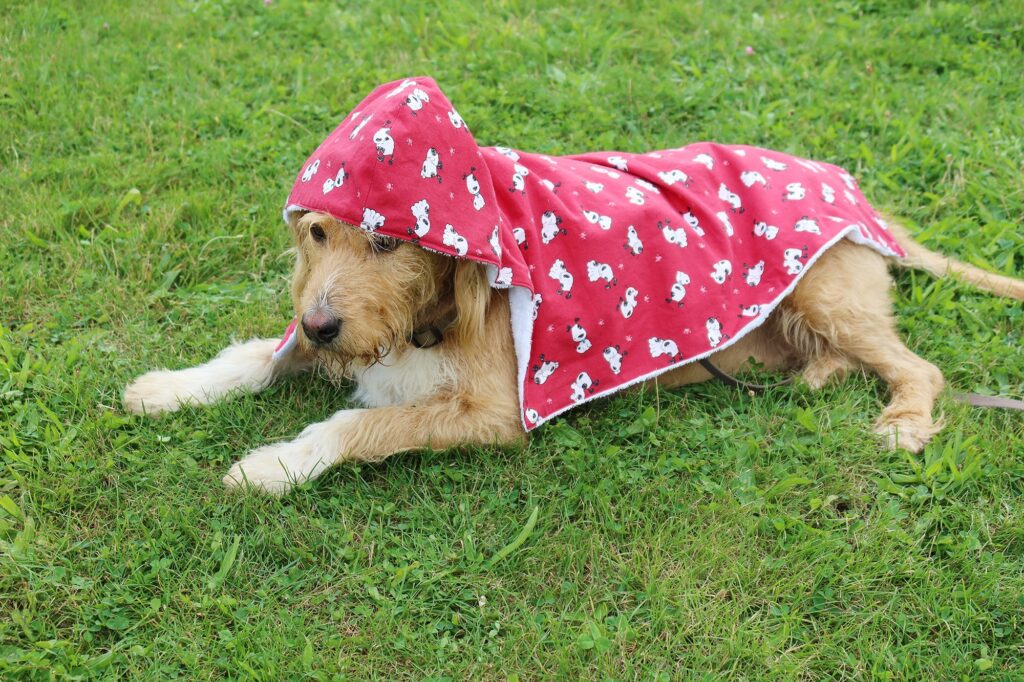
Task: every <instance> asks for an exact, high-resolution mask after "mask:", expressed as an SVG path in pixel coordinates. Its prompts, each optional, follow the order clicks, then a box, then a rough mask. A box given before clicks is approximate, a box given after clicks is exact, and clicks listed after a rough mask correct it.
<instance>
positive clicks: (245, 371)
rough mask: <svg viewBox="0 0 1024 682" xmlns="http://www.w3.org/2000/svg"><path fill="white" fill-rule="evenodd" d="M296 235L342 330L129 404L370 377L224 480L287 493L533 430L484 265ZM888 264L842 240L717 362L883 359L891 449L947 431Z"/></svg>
mask: <svg viewBox="0 0 1024 682" xmlns="http://www.w3.org/2000/svg"><path fill="white" fill-rule="evenodd" d="M891 227H892V230H893V234H894V235H896V237H897V239H898V241H899V242H900V245H901V246H903V248H904V249H905V250H906V251H907V252H908V254H909V258H908V259H907V260H905V261H896V263H897V264H902V265H905V266H908V267H917V268H921V269H925V270H927V271H929V272H931V273H933V274H936V275H939V276H942V275H945V274H947V273H955V274H957V275H958V276H960V277H961V278H962V279H964V280H965V281H967V282H970V283H971V284H974V285H975V286H977V287H979V288H981V289H984V290H986V291H991V292H993V293H997V294H999V295H1002V296H1009V297H1013V298H1018V299H1022V300H1024V282H1022V281H1019V280H1015V279H1011V278H1008V277H1002V276H999V275H994V274H991V273H987V272H984V271H982V270H979V269H977V268H974V267H972V266H969V265H965V264H963V263H960V262H957V261H954V260H951V259H948V258H946V257H944V256H941V255H939V254H936V253H934V252H931V251H928V250H927V249H925V248H924V247H922V246H920V245H919V244H916V243H915V242H913V241H912V240H911V238H910V236H909V233H908V232H907V231H906V230H905V229H904V228H903V227H901V226H899V225H898V224H896V223H893V224H892V225H891ZM291 229H292V231H293V235H294V238H295V246H296V264H295V275H294V277H293V280H292V287H291V293H292V300H293V303H294V306H295V310H296V311H297V313H298V314H299V315H302V314H303V313H308V312H313V311H326V312H328V313H330V314H332V315H334V316H336V317H338V318H340V320H341V321H342V322H341V330H340V333H339V335H338V337H337V338H336V339H334V340H333V341H332V342H331V343H330V344H329V345H326V346H319V347H318V346H315V345H314V344H312V343H311V342H310V341H309V339H307V338H306V337H305V336H304V335H303V334H301V333H300V334H299V343H298V346H297V348H296V349H295V350H293V352H292V353H291V354H290V355H289V356H287V357H286V358H285V359H283V360H281V361H274V360H272V359H271V354H272V352H273V348H274V346H275V345H276V342H275V341H274V340H254V341H250V342H248V343H245V344H238V345H235V346H231V347H229V348H228V349H226V350H225V351H224V352H223V353H221V354H220V355H219V356H218V357H217V358H215V359H214V360H212V361H210V362H208V363H206V364H205V365H201V366H199V367H195V368H191V369H186V370H180V371H177V372H169V371H166V370H158V371H156V372H150V373H148V374H145V375H143V376H141V377H140V378H138V379H137V380H136V381H135V382H133V383H132V384H131V385H129V386H128V388H127V389H126V390H125V396H124V402H125V406H126V407H127V408H128V409H129V410H132V411H134V412H148V413H158V412H162V411H169V410H175V409H177V408H178V407H179V406H180V405H184V404H203V403H209V402H213V401H214V400H217V399H220V398H222V397H224V396H225V395H227V394H228V393H230V392H232V391H245V392H255V391H259V390H261V389H263V388H265V387H267V386H269V385H270V384H271V383H272V382H273V381H274V379H276V378H277V377H279V376H282V375H284V374H287V373H291V372H296V371H302V370H306V369H310V368H314V367H319V368H323V369H324V370H325V371H326V372H327V373H328V375H329V376H331V378H333V379H335V380H354V381H356V382H357V384H358V388H357V391H356V396H357V397H358V398H360V399H361V400H362V402H363V403H364V404H366V405H367V406H368V408H369V409H351V410H342V411H340V412H338V413H337V414H335V415H334V416H332V417H331V418H330V419H328V420H326V421H324V422H320V423H318V424H313V425H311V426H309V427H308V428H306V429H305V430H304V431H303V432H302V433H301V434H300V435H299V436H298V437H297V438H296V439H295V440H292V441H285V442H282V443H275V444H272V445H268V446H264V447H262V448H259V449H257V450H254V451H253V452H251V453H249V455H247V456H246V457H245V458H243V459H241V460H240V461H238V462H237V463H236V464H235V465H234V466H233V467H232V468H231V470H230V471H229V472H228V474H227V475H226V476H225V477H224V483H225V484H226V485H228V486H240V485H244V484H250V485H252V486H254V487H256V488H258V489H261V490H264V491H266V492H270V493H274V494H282V493H284V492H287V491H288V490H289V489H290V488H291V486H293V485H295V484H297V483H301V482H303V481H306V480H309V479H312V478H315V477H316V476H318V475H319V474H320V473H322V472H323V471H324V470H325V469H326V468H327V467H329V466H331V465H333V464H335V463H337V462H340V461H346V460H353V461H379V460H382V459H384V458H385V457H388V456H390V455H392V454H395V453H397V452H403V451H406V450H415V449H421V448H446V447H451V446H457V445H464V444H471V443H474V444H482V445H492V444H506V443H513V442H521V441H523V440H524V438H525V433H524V431H523V428H522V426H521V423H520V418H519V401H518V387H517V385H516V363H515V353H514V349H513V343H512V334H511V328H510V325H509V304H508V295H507V293H506V292H502V291H495V290H493V289H491V288H490V287H489V286H488V285H487V280H486V278H485V275H484V271H483V267H482V266H481V265H479V264H477V263H473V262H470V261H456V260H455V259H452V258H450V257H447V256H442V255H438V254H435V253H431V252H429V251H426V250H424V249H421V248H419V247H418V246H416V245H414V244H409V243H404V242H399V243H395V242H391V241H389V240H387V239H383V240H382V239H381V238H379V237H376V236H374V235H372V234H368V233H366V232H364V231H362V230H360V229H358V228H356V227H353V226H350V225H346V224H343V223H340V222H338V221H337V220H335V219H333V218H331V217H329V216H326V215H323V214H318V213H307V214H305V215H302V216H301V217H299V218H295V219H293V220H292V221H291ZM314 235H315V238H314ZM887 265H888V264H887V262H886V260H885V259H884V258H883V257H882V256H880V255H879V254H878V253H876V252H875V251H873V250H871V249H869V248H866V247H862V246H858V245H855V244H853V243H852V242H847V241H843V242H840V243H839V244H837V245H835V246H834V247H832V248H831V249H830V250H829V251H828V252H826V253H825V254H824V255H823V256H822V257H821V258H820V259H819V261H818V262H817V263H816V264H815V265H814V267H812V268H811V269H810V270H809V271H808V272H807V273H806V274H805V275H804V277H803V279H802V280H801V281H800V283H799V284H798V286H797V287H796V288H795V290H794V291H793V293H792V294H791V295H790V296H789V297H787V298H786V299H785V300H784V301H783V303H782V304H781V305H780V306H779V308H778V309H777V310H776V311H775V312H774V313H773V314H772V316H771V317H770V318H769V320H768V322H767V323H766V324H764V325H763V326H761V327H760V328H758V329H757V330H755V331H753V332H751V333H750V334H749V335H747V336H746V337H744V338H743V339H741V340H740V341H739V342H737V343H736V344H735V345H733V346H731V347H729V348H727V349H725V350H723V351H721V352H719V353H717V354H715V355H714V356H712V358H711V359H712V361H713V362H715V364H717V365H718V366H719V367H721V368H722V369H723V370H725V371H726V372H736V371H740V370H742V369H743V368H744V366H745V365H746V364H747V363H748V361H749V360H751V359H753V360H754V361H756V362H758V363H760V364H761V365H763V366H765V367H767V368H769V369H788V368H796V367H803V376H804V378H805V379H806V381H807V382H808V384H809V385H811V386H812V387H815V388H817V387H820V386H822V385H824V384H825V383H826V382H827V381H828V380H829V379H830V378H833V377H841V376H842V375H845V374H846V373H847V372H849V371H851V370H855V369H859V368H866V369H870V370H872V371H874V372H875V373H877V374H878V375H879V376H880V377H882V379H883V380H884V381H885V382H886V383H887V384H888V386H889V389H890V392H891V400H890V403H889V405H888V406H887V407H886V408H885V409H884V410H883V411H882V414H881V416H880V418H879V419H878V421H877V423H876V425H875V430H876V431H877V432H878V433H880V434H882V435H883V437H884V441H885V444H886V445H887V446H888V447H903V448H906V449H908V450H911V451H915V452H916V451H919V450H921V448H923V447H924V445H925V444H926V443H927V442H928V441H929V440H930V439H931V438H932V436H934V435H935V433H936V432H937V431H938V430H939V429H940V428H941V424H940V423H937V422H936V421H934V420H933V418H932V412H933V408H934V404H935V399H936V397H937V396H938V395H939V393H940V392H941V391H942V388H943V378H942V373H941V372H940V371H939V370H938V368H936V367H935V366H934V365H932V364H931V363H929V362H927V361H925V360H923V359H921V358H920V357H918V356H917V355H915V354H914V353H912V352H911V351H910V350H909V349H907V347H906V346H905V345H904V344H903V342H902V341H901V340H900V339H899V337H898V335H897V334H896V328H895V321H894V318H893V312H892V305H891V302H890V300H889V289H890V286H891V281H890V278H889V274H888V271H887ZM453 316H454V320H455V321H454V324H453V325H452V328H451V329H450V330H449V331H448V332H447V333H446V335H445V337H444V341H443V342H442V343H441V344H440V345H439V346H437V347H435V348H431V349H417V348H414V347H413V346H412V345H411V344H410V343H409V341H408V339H409V336H410V334H411V333H412V331H413V330H414V329H420V328H423V327H424V326H427V325H428V324H430V323H435V322H439V321H442V320H448V319H451V318H452V317H453ZM709 378H710V376H709V375H708V373H707V372H706V371H705V370H704V369H703V368H701V367H699V366H697V365H686V366H684V367H681V368H678V369H676V370H673V371H670V372H667V373H665V374H663V375H662V376H661V377H659V378H658V379H656V380H655V381H657V383H658V384H659V385H662V386H666V387H673V386H679V385H683V384H688V383H694V382H698V381H705V380H707V379H709Z"/></svg>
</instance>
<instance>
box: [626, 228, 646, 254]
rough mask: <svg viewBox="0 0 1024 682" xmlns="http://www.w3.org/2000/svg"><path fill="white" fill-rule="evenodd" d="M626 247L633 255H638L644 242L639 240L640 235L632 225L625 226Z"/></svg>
mask: <svg viewBox="0 0 1024 682" xmlns="http://www.w3.org/2000/svg"><path fill="white" fill-rule="evenodd" d="M626 248H627V249H629V252H630V253H631V254H633V255H634V256H639V255H640V254H641V253H643V251H644V243H643V242H642V241H640V235H638V234H637V233H636V228H635V227H633V226H632V225H630V226H629V227H627V228H626Z"/></svg>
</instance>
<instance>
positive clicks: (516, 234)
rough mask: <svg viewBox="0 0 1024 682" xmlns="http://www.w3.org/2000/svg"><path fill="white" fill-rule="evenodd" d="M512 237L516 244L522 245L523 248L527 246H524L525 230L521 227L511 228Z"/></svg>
mask: <svg viewBox="0 0 1024 682" xmlns="http://www.w3.org/2000/svg"><path fill="white" fill-rule="evenodd" d="M512 238H513V239H515V240H516V244H518V245H519V246H522V247H523V248H524V249H525V248H528V247H526V246H524V244H526V230H524V229H523V228H521V227H513V228H512Z"/></svg>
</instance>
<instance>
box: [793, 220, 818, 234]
mask: <svg viewBox="0 0 1024 682" xmlns="http://www.w3.org/2000/svg"><path fill="white" fill-rule="evenodd" d="M793 229H794V230H796V231H797V232H810V233H811V234H821V228H820V227H819V226H818V221H817V220H815V219H814V218H808V217H807V216H804V217H803V218H801V219H800V220H798V221H796V224H795V225H793Z"/></svg>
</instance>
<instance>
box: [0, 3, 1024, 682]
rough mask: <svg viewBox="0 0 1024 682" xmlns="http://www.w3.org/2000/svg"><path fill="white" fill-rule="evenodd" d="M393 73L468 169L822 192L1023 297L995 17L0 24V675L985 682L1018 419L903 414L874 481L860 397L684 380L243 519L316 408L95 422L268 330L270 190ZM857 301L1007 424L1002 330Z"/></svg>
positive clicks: (1007, 101)
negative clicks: (258, 461) (448, 132)
mask: <svg viewBox="0 0 1024 682" xmlns="http://www.w3.org/2000/svg"><path fill="white" fill-rule="evenodd" d="M748 45H749V46H752V47H753V48H754V54H753V55H747V54H745V47H746V46H748ZM420 73H429V74H431V75H433V76H435V77H436V78H437V79H438V81H439V82H440V83H441V84H442V86H443V87H444V88H445V89H446V91H447V93H448V94H449V96H450V97H451V99H452V100H453V101H454V102H455V104H456V106H458V107H459V109H460V111H461V113H462V115H463V116H464V117H465V118H466V120H467V121H468V122H469V123H470V125H472V126H473V130H474V133H475V135H476V136H477V138H478V139H479V140H480V141H481V143H484V144H509V145H511V146H515V147H520V148H524V149H530V150H537V151H545V152H551V153H570V152H580V151H585V150H592V149H602V148H604V149H613V148H615V149H622V150H626V151H641V150H646V149H649V148H658V147H668V146H677V145H679V144H682V143H685V142H690V141H697V140H703V139H713V140H717V141H721V142H735V143H750V144H759V145H763V146H768V147H774V148H777V149H780V150H784V151H787V152H791V153H798V154H802V155H806V156H810V157H813V158H820V159H824V160H828V161H831V162H835V163H838V164H841V165H844V166H846V167H847V168H849V169H851V170H854V171H856V173H857V174H858V175H859V176H860V177H861V179H862V184H863V186H864V188H865V191H866V193H867V194H868V195H869V196H871V197H873V200H874V201H875V203H876V204H877V205H878V206H880V207H885V208H887V209H889V210H892V211H894V212H896V213H898V214H900V215H903V216H906V217H907V218H908V219H909V220H910V221H911V222H912V223H913V224H914V225H916V226H917V229H918V233H919V235H920V237H921V239H922V241H924V242H925V243H926V244H928V245H929V246H931V247H932V248H936V249H939V250H942V251H944V252H947V253H950V254H955V255H957V256H958V257H960V258H962V259H964V260H966V261H969V262H972V263H976V264H982V265H985V266H986V267H989V268H993V269H995V270H998V271H1000V272H1003V273H1006V274H1016V275H1017V276H1022V275H1024V230H1022V225H1024V189H1022V180H1021V176H1022V167H1021V163H1022V159H1024V104H1022V103H1024V78H1022V77H1021V73H1024V3H1022V2H1020V1H1019V0H1015V1H1010V2H990V3H967V2H963V3H957V2H941V3H936V2H929V3H917V2H909V1H901V2H883V1H881V0H864V1H862V2H854V1H849V2H836V3H829V4H825V3H819V2H816V1H814V0H801V1H794V2H786V3H773V2H761V1H756V0H745V1H739V0H719V1H717V2H706V3H704V2H700V3H691V2H666V3H662V4H660V5H659V6H653V5H651V4H647V3H645V4H641V3H635V4H632V3H628V4H624V3H621V2H615V1H612V0H598V1H594V2H587V3H580V4H579V5H578V6H576V7H566V6H563V4H562V3H554V2H543V3H532V2H529V3H528V2H516V1H510V2H494V1H488V2H455V3H451V4H447V5H446V6H445V7H444V8H443V9H442V8H437V7H435V3H432V2H426V1H424V0H418V1H417V2H411V1H404V2H397V1H395V0H387V1H385V2H359V3H356V2H352V3H345V4H344V5H341V6H337V7H331V6H327V5H323V4H319V3H312V2H298V1H297V0H296V1H291V0H275V1H274V2H272V3H271V4H270V5H269V6H265V5H264V3H263V2H259V1H258V0H249V1H247V2H217V1H213V0H211V1H195V2H186V1H182V2H177V3H171V2H160V3H141V2H123V3H117V4H114V3H111V4H109V5H107V4H105V3H100V2H77V3H63V2H62V3H58V2H50V3H44V2H28V3H13V2H10V0H4V1H2V2H0V74H2V75H0V197H2V199H0V201H2V208H3V210H2V212H0V233H2V238H0V677H2V678H4V679H20V678H30V679H33V678H34V679H53V678H63V677H65V676H76V677H78V678H92V677H105V678H115V679H116V678H144V679H166V678H168V677H173V676H185V677H194V678H200V679H205V678H236V677H250V676H251V677H259V678H263V679H267V680H280V679H299V678H310V679H342V678H344V679H352V680H362V679H369V678H376V679H384V680H392V679H450V680H463V679H496V680H502V679H509V680H513V679H519V680H533V679H550V678H553V677H560V678H563V679H569V680H577V679H618V680H633V679H638V680H677V679H687V678H695V677H706V678H709V679H710V678H717V677H719V676H723V675H725V676H729V677H733V678H738V679H751V680H753V679H779V680H788V679H794V678H804V679H895V680H916V679H937V680H938V679H941V680H949V679H958V678H975V677H980V678H985V679H995V680H1012V679H1022V678H1024V648H1022V645H1021V642H1022V641H1024V498H1022V492H1024V420H1022V417H1021V416H1020V413H1010V412H1004V411H997V410H988V411H985V410H977V409H970V408H968V407H965V406H962V405H960V404H957V403H954V402H952V401H950V400H949V399H948V398H947V399H944V400H943V402H942V404H941V406H940V407H941V409H942V410H943V411H944V414H945V419H946V429H945V431H943V432H942V434H941V435H940V437H939V438H937V440H936V441H935V443H934V444H933V445H931V446H930V447H929V448H928V449H927V450H926V451H925V452H924V453H923V454H922V455H920V456H909V455H907V454H906V453H903V452H895V453H891V452H884V451H880V450H879V449H878V447H877V445H876V442H875V440H874V439H873V438H872V437H871V436H870V435H869V427H870V424H871V422H872V420H873V419H874V417H875V416H876V415H877V413H878V411H879V410H880V407H881V404H882V401H883V400H884V398H885V395H884V390H883V388H882V387H881V386H880V384H879V382H877V381H876V380H875V379H874V378H870V377H855V378H854V379H852V380H850V381H849V382H847V383H845V384H843V385H842V386H839V387H829V388H826V389H825V390H823V391H821V392H820V393H815V394H812V393H810V392H808V391H806V390H805V389H802V388H800V387H796V388H785V389H777V390H774V391H772V393H771V394H770V395H767V396H765V397H759V398H755V399H749V398H746V397H743V396H739V395H737V394H736V393H735V392H734V391H732V390H730V389H728V388H725V387H723V386H721V385H710V384H709V385H702V386H697V387H693V388H691V389H687V390H679V391H674V392H661V393H660V394H659V393H655V392H647V393H639V394H633V395H630V396H626V397H620V398H617V399H612V400H607V401H603V402H601V403H600V404H598V405H594V406H592V407H591V406H588V407H585V408H582V409H580V410H578V411H575V412H573V413H570V414H569V416H568V417H567V418H565V419H560V420H558V421H557V422H556V423H555V424H553V425H551V426H550V427H545V428H543V429H541V430H540V431H539V432H538V434H537V436H536V437H535V438H533V440H532V441H531V443H530V445H529V446H528V447H526V448H524V449H522V450H520V451H500V450H494V449H467V450H463V451H453V452H445V453H416V454H408V455H402V456H398V457H394V458H392V459H391V460H388V461H387V462H385V463H383V464H381V465H377V466H361V467H357V466H342V467H339V468H338V469H336V470H334V471H333V472H331V473H330V474H328V475H326V476H324V477H323V478H322V479H321V480H319V481H317V482H316V483H315V484H311V485H308V486H304V487H302V488H301V489H299V490H298V491H296V492H295V493H294V494H292V495H290V496H289V497H287V498H285V499H283V500H280V501H277V500H270V499H265V498H261V497H256V496H248V497H243V496H236V495H228V494H226V493H225V491H224V490H223V489H222V488H221V485H220V477H221V475H222V474H223V473H224V472H225V470H226V468H227V467H228V465H229V464H230V462H232V461H233V460H234V459H235V458H237V457H238V456H240V455H241V454H243V453H245V452H246V451H247V450H248V449H250V448H252V447H255V446H258V445H260V444H262V443H266V442H267V441H269V440H273V439H280V438H286V437H288V436H290V435H291V434H294V433H296V432H297V431H298V430H300V429H301V428H302V427H303V426H304V425H305V424H307V423H310V422H312V421H316V420H320V419H322V418H324V417H325V416H327V415H328V414H330V413H331V412H332V411H333V410H336V409H339V408H341V407H343V406H345V405H346V404H347V403H346V397H345V395H343V394H340V393H338V392H336V391H335V390H332V389H331V388H330V387H329V386H328V385H326V384H322V383H317V382H315V381H312V382H311V381H308V380H293V381H286V382H284V383H282V384H281V385H279V386H277V387H275V388H273V389H272V390H269V391H267V392H266V393H264V394H262V395H259V396H255V397H251V398H239V399H236V400H233V401H230V402H227V403H224V404H220V405H216V406H213V407H211V408H208V409H202V410H200V409H195V410H192V409H186V410H183V411H182V412H180V413H178V414H175V415H170V416H167V417H165V418H163V419H159V420H150V419H141V418H136V417H129V416H126V415H125V414H124V413H123V411H122V410H121V409H120V407H119V394H120V391H121V389H122V387H123V386H124V384H125V383H126V382H127V381H128V380H129V379H130V378H132V377H133V376H135V375H136V374H138V373H140V372H142V371H144V370H147V369H151V368H154V367H157V366H169V367H184V366H187V365H191V364H194V363H197V362H199V361H202V360H205V359H207V358H208V357H210V356H211V355H213V354H214V353H215V352H216V351H218V350H219V349H220V348H221V347H223V346H224V345H226V344H227V343H229V342H230V341H231V340H232V339H241V338H247V337H250V336H254V335H261V336H276V335H277V334H279V333H280V331H281V329H282V327H283V323H284V322H285V321H286V320H287V319H288V318H289V317H290V312H289V311H288V301H287V296H286V294H285V291H286V282H287V278H288V274H289V265H290V264H289V260H288V257H287V255H286V254H285V253H284V251H285V249H286V248H287V245H288V239H287V235H286V233H285V229H284V228H283V226H282V223H281V219H280V209H281V206H282V203H283V201H284V197H285V195H286V193H287V191H288V188H289V187H290V185H291V182H292V179H293V177H294V175H295V173H296V170H297V169H298V167H299V165H300V164H301V162H302V161H303V160H304V159H305V157H306V155H307V154H308V153H309V152H310V151H311V150H312V149H313V148H314V147H315V145H316V144H317V143H319V141H320V140H321V139H322V137H323V136H324V135H325V134H326V133H327V132H328V131H329V130H330V129H332V128H333V127H334V125H335V124H336V122H337V121H338V119H339V117H340V116H342V115H343V114H344V113H345V112H347V111H348V110H349V109H350V107H352V106H353V105H355V104H356V103H357V102H358V100H359V99H360V98H361V97H362V96H363V94H365V93H366V92H368V91H369V89H370V88H372V87H373V86H375V85H376V84H378V83H380V82H383V81H385V80H389V79H393V78H398V77H402V76H405V75H411V74H420ZM895 299H896V301H897V304H896V305H897V308H898V311H899V314H900V320H901V322H900V324H901V327H902V331H903V333H904V335H905V337H906V338H907V340H908V343H909V345H910V346H911V347H912V348H913V349H915V350H916V351H917V352H919V353H920V354H921V355H923V356H925V357H927V358H929V359H931V360H932V361H934V362H936V363H937V364H938V365H939V366H940V367H941V368H942V369H943V371H944V372H945V373H946V376H947V378H948V379H949V381H950V384H951V385H952V387H954V388H955V389H957V390H968V391H969V390H983V391H987V392H995V393H999V394H1003V395H1009V396H1020V395H1021V394H1022V393H1024V351H1022V349H1021V335H1022V330H1024V310H1022V306H1021V305H1020V304H1019V303H1012V302H1008V301H1003V300H999V299H995V298H992V297H989V296H986V295H981V294H978V293H975V292H973V291H971V290H969V289H968V288H966V287H964V286H962V285H959V284H957V283H955V282H951V281H944V282H936V281H934V280H932V279H931V278H929V277H926V276H923V275H919V274H914V273H901V274H899V275H898V276H897V286H896V290H895ZM535 509H536V510H538V512H537V519H536V526H535V527H534V528H533V529H532V532H529V533H528V536H527V537H526V538H525V542H522V544H521V545H520V546H518V547H513V548H511V549H512V551H511V552H510V553H508V554H507V556H505V557H504V559H503V560H502V561H500V562H497V563H494V562H491V561H490V560H491V559H492V558H493V557H495V555H496V554H497V553H499V552H501V551H502V548H504V547H506V546H507V545H509V544H510V543H514V541H516V540H517V539H519V540H521V539H522V538H517V536H519V534H520V532H521V530H523V529H524V527H525V526H526V525H527V524H528V521H529V519H530V517H531V513H532V512H533V511H534V510H535Z"/></svg>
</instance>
